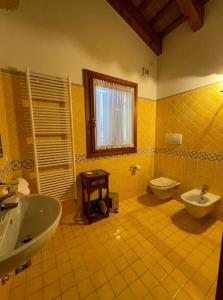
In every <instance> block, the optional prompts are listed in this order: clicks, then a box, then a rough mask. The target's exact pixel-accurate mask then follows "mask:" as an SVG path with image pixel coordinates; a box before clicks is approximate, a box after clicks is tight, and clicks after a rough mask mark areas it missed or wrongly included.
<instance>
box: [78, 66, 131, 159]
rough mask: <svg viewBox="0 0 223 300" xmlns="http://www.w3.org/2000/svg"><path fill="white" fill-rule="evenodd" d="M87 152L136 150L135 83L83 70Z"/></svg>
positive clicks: (129, 151) (106, 152)
mask: <svg viewBox="0 0 223 300" xmlns="http://www.w3.org/2000/svg"><path fill="white" fill-rule="evenodd" d="M83 74H84V88H85V114H86V130H87V156H88V157H97V156H105V155H116V154H125V153H133V152H136V130H137V128H136V101H137V84H136V83H132V82H129V81H125V80H122V79H118V78H114V77H111V76H107V75H103V74H100V73H96V72H92V71H89V70H83Z"/></svg>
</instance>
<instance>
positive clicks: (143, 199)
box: [137, 193, 171, 207]
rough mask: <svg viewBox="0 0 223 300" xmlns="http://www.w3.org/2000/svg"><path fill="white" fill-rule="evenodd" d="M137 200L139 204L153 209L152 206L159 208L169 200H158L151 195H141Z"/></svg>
mask: <svg viewBox="0 0 223 300" xmlns="http://www.w3.org/2000/svg"><path fill="white" fill-rule="evenodd" d="M137 200H138V201H139V203H141V204H143V205H145V206H150V207H153V206H159V205H162V204H164V203H167V202H169V201H170V200H171V199H166V200H160V199H158V198H156V197H155V196H153V195H152V194H150V193H147V194H145V195H141V196H139V197H137Z"/></svg>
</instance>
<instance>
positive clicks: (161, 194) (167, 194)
mask: <svg viewBox="0 0 223 300" xmlns="http://www.w3.org/2000/svg"><path fill="white" fill-rule="evenodd" d="M150 189H151V191H152V192H153V194H154V196H155V197H157V198H158V199H160V200H167V199H171V198H173V197H174V196H175V195H176V190H177V186H174V187H171V188H168V189H163V190H161V189H156V188H154V187H151V186H150Z"/></svg>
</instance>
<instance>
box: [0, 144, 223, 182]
mask: <svg viewBox="0 0 223 300" xmlns="http://www.w3.org/2000/svg"><path fill="white" fill-rule="evenodd" d="M150 153H159V154H165V155H171V156H178V157H185V158H193V159H200V160H208V161H216V162H223V154H221V153H208V152H200V151H187V150H177V149H170V148H154V147H148V148H141V149H138V151H137V152H136V153H129V154H120V155H113V156H103V157H94V158H87V156H86V154H76V155H75V160H76V163H82V162H88V161H96V160H102V159H111V158H117V157H123V156H135V155H143V154H150ZM34 166H35V162H34V160H33V159H24V160H12V161H9V162H6V163H5V165H4V166H3V167H2V168H1V169H0V181H3V180H4V178H5V177H6V176H8V175H9V174H10V172H12V171H19V170H22V169H26V170H27V169H28V170H30V169H32V168H33V167H34Z"/></svg>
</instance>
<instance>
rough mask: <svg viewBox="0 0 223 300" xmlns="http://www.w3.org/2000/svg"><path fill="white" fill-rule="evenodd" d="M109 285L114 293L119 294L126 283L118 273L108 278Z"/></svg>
mask: <svg viewBox="0 0 223 300" xmlns="http://www.w3.org/2000/svg"><path fill="white" fill-rule="evenodd" d="M110 285H111V287H112V289H113V291H114V293H115V294H116V295H118V294H120V292H121V291H123V290H124V289H125V288H126V287H127V283H126V282H125V280H124V279H123V277H122V276H121V275H120V274H118V275H116V276H115V277H113V278H112V279H111V280H110Z"/></svg>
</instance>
